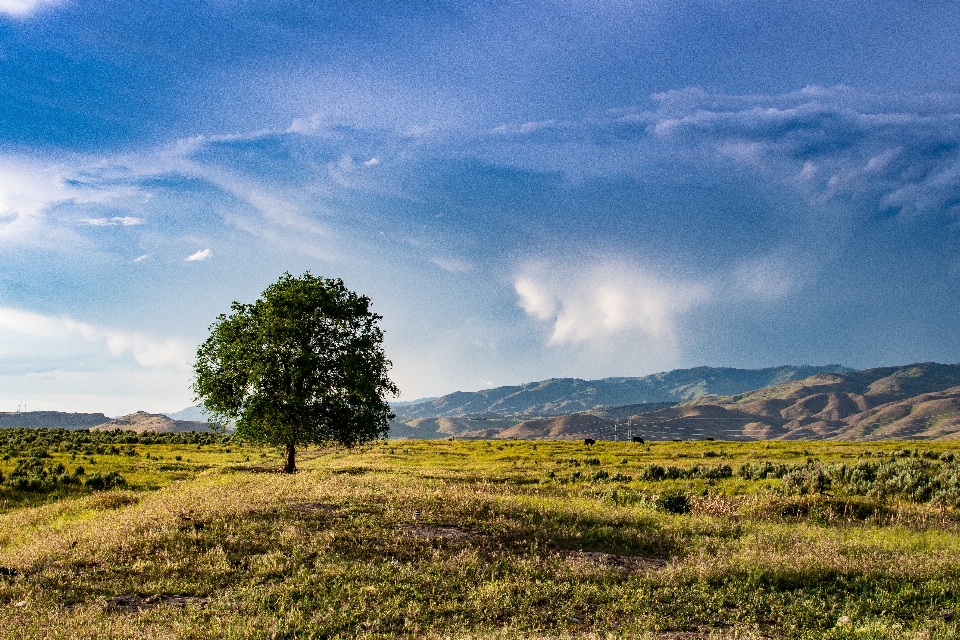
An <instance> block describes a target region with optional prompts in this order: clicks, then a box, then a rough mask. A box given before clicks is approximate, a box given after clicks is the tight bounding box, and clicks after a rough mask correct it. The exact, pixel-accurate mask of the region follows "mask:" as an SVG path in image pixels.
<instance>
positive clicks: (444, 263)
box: [430, 256, 473, 273]
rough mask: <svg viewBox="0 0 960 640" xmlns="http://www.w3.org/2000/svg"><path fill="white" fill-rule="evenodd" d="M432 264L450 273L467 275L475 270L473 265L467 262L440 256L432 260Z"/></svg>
mask: <svg viewBox="0 0 960 640" xmlns="http://www.w3.org/2000/svg"><path fill="white" fill-rule="evenodd" d="M430 262H432V263H433V264H435V265H437V266H438V267H440V268H441V269H443V270H444V271H449V272H450V273H465V272H467V271H470V270H471V269H473V265H471V264H470V263H469V262H467V261H466V260H461V259H460V258H450V257H441V256H438V257H434V258H430Z"/></svg>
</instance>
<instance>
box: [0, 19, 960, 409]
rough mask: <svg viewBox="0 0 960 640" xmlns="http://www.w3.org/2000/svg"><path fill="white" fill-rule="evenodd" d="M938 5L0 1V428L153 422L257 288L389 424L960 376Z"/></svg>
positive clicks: (950, 44)
mask: <svg viewBox="0 0 960 640" xmlns="http://www.w3.org/2000/svg"><path fill="white" fill-rule="evenodd" d="M957 42H960V4H958V3H956V2H948V1H943V2H940V1H937V0H916V1H913V2H890V1H885V0H884V1H881V0H858V1H856V2H854V1H848V0H831V1H830V2H823V1H819V0H816V1H814V0H790V1H789V2H788V1H783V2H781V1H778V0H670V1H667V0H636V1H634V0H610V1H601V0H583V1H574V0H528V1H526V2H513V1H511V0H499V1H496V2H492V1H491V2H482V1H476V2H460V1H444V0H420V1H417V2H407V1H404V0H398V1H396V2H367V1H365V0H353V1H351V2H343V1H338V2H329V1H324V0H318V1H317V2H311V3H304V2H285V1H281V0H277V1H270V0H190V1H189V2H181V1H179V0H172V1H170V2H141V1H139V0H124V1H123V2H119V1H116V0H98V1H97V2H90V1H89V0H0V411H16V410H18V409H25V410H29V411H33V410H59V411H90V412H104V413H106V414H107V415H114V416H115V415H122V414H125V413H130V412H133V411H137V410H146V411H151V412H171V411H177V410H179V409H182V408H184V407H186V406H189V405H192V404H193V403H194V398H193V396H192V394H191V391H190V382H191V375H192V359H193V356H194V354H195V352H196V348H197V346H198V345H199V344H200V343H201V342H202V341H203V340H204V339H205V338H206V336H207V335H208V331H209V326H210V324H211V323H212V322H213V321H214V320H215V318H216V317H217V315H218V314H220V313H224V312H228V311H229V309H230V303H231V302H232V301H234V300H237V301H241V302H253V301H254V300H256V299H257V297H258V296H259V295H260V293H261V292H262V291H263V290H264V289H265V288H266V287H267V286H269V285H270V284H271V283H273V282H275V281H276V280H277V279H278V278H279V277H280V275H281V274H282V273H284V272H290V273H292V274H294V275H299V274H301V273H304V272H305V271H308V270H309V271H310V272H312V273H313V274H314V275H320V276H324V277H336V278H342V279H343V280H344V282H345V284H346V285H347V286H348V287H349V288H350V289H352V290H354V291H357V292H360V293H362V294H365V295H367V296H369V297H370V298H371V300H372V301H373V308H374V310H375V311H376V312H377V313H379V314H380V315H382V316H383V320H382V321H381V327H382V328H383V330H384V332H385V342H384V347H385V350H386V352H387V356H388V357H389V358H390V360H391V361H392V362H393V368H392V370H391V377H392V379H393V380H394V381H395V382H396V383H397V384H398V386H399V387H400V389H401V392H402V395H401V399H403V400H413V399H417V398H422V397H430V396H437V395H441V394H445V393H449V392H453V391H457V390H463V391H472V390H478V389H483V388H490V387H493V386H498V385H504V384H519V383H523V382H529V381H535V380H541V379H546V378H552V377H579V378H587V379H593V378H602V377H610V376H640V375H646V374H650V373H656V372H660V371H667V370H670V369H675V368H683V367H693V366H701V365H708V366H733V367H746V368H755V367H765V366H777V365H782V364H843V365H846V366H850V367H856V368H866V367H873V366H889V365H897V364H907V363H911V362H920V361H938V362H946V363H956V362H958V361H960V332H958V331H957V318H958V317H960V243H958V240H960V225H958V222H960V220H958V219H960V47H957V46H956V43H957Z"/></svg>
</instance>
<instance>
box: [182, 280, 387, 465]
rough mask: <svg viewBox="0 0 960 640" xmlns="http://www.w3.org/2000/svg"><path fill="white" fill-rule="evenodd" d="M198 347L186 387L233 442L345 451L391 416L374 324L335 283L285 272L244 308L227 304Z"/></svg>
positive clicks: (363, 306) (366, 306) (360, 302)
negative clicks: (227, 426) (230, 429)
mask: <svg viewBox="0 0 960 640" xmlns="http://www.w3.org/2000/svg"><path fill="white" fill-rule="evenodd" d="M231 309H232V313H231V314H230V315H229V316H228V315H226V314H221V315H220V316H219V317H218V318H217V321H216V322H215V323H214V324H213V325H212V326H211V327H210V331H211V333H210V337H209V338H207V340H206V341H205V342H204V343H203V344H202V345H201V346H200V348H199V349H198V350H197V359H196V363H195V367H194V370H195V374H196V378H195V382H194V385H193V389H194V391H195V393H196V394H197V397H198V398H199V399H201V400H202V401H203V403H204V405H205V407H206V408H207V410H209V411H211V412H212V413H213V414H214V416H216V417H218V418H219V419H221V420H234V421H236V427H237V430H236V434H235V435H236V437H238V438H241V439H246V440H250V441H252V442H257V443H262V444H268V445H276V446H287V447H291V446H293V445H298V444H320V443H325V442H337V443H340V444H342V445H346V446H353V445H356V444H359V443H362V442H367V441H370V440H375V439H377V438H381V437H383V436H385V435H386V434H387V431H388V428H389V420H390V418H392V417H393V415H392V414H391V413H390V407H389V405H388V404H387V403H386V401H385V399H384V398H385V396H387V395H396V394H397V393H398V390H397V388H396V386H395V385H394V384H393V383H392V382H391V381H390V380H389V378H388V377H387V370H388V369H389V367H390V361H389V360H387V359H386V356H385V355H384V353H383V349H382V346H381V345H382V342H383V333H382V331H381V330H380V328H379V327H378V326H377V321H379V320H380V319H381V317H380V316H379V315H377V314H375V313H372V312H371V311H370V299H369V298H367V297H366V296H361V295H357V294H356V293H353V292H351V291H349V290H348V289H347V288H346V287H345V286H344V284H343V282H342V281H341V280H339V279H323V278H318V277H315V276H313V275H311V274H310V273H309V272H307V273H306V274H304V275H303V276H301V277H299V278H295V277H293V276H291V275H290V274H289V273H287V274H284V275H283V276H282V277H281V278H280V280H279V281H278V282H276V283H275V284H273V285H271V286H270V287H268V288H267V289H266V290H265V291H264V292H263V295H262V297H261V298H260V299H259V300H257V301H256V302H255V303H253V304H241V303H239V302H234V303H233V305H232V306H231Z"/></svg>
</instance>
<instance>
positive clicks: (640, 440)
mask: <svg viewBox="0 0 960 640" xmlns="http://www.w3.org/2000/svg"><path fill="white" fill-rule="evenodd" d="M633 441H634V442H636V443H637V444H643V438H641V437H640V436H633Z"/></svg>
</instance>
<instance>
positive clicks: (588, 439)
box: [583, 438, 597, 444]
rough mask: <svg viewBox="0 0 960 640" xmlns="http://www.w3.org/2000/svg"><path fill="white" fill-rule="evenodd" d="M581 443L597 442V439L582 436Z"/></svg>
mask: <svg viewBox="0 0 960 640" xmlns="http://www.w3.org/2000/svg"><path fill="white" fill-rule="evenodd" d="M583 444H597V441H596V440H594V439H593V438H584V439H583Z"/></svg>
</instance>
